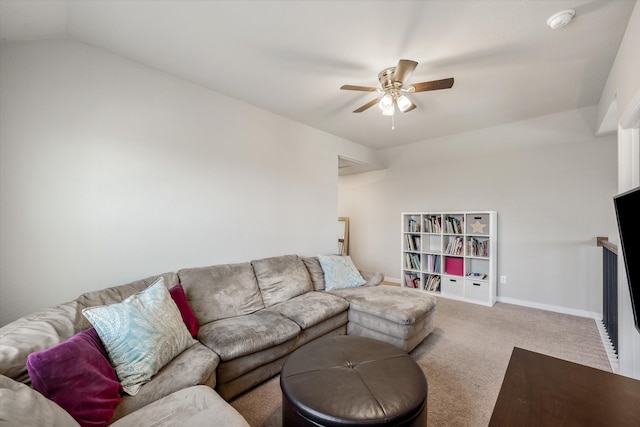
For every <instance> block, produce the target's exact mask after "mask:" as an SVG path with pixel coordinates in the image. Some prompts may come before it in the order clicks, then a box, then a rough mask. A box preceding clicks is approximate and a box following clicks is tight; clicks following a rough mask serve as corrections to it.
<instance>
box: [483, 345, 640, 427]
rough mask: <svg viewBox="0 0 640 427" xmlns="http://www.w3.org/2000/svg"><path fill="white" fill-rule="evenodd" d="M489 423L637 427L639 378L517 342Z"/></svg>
mask: <svg viewBox="0 0 640 427" xmlns="http://www.w3.org/2000/svg"><path fill="white" fill-rule="evenodd" d="M489 426H490V427H503V426H505V427H506V426H509V427H511V426H518V427H526V426H580V427H583V426H603V427H620V426H633V427H638V426H640V381H638V380H634V379H632V378H628V377H624V376H621V375H617V374H612V373H610V372H605V371H601V370H599V369H595V368H590V367H588V366H584V365H579V364H577V363H573V362H568V361H566V360H561V359H557V358H555V357H551V356H546V355H543V354H539V353H534V352H532V351H528V350H523V349H521V348H518V347H515V348H514V349H513V352H512V353H511V360H510V361H509V366H508V367H507V372H506V374H505V376H504V380H503V382H502V387H501V388H500V393H499V394H498V399H497V401H496V405H495V407H494V408H493V414H492V415H491V421H490V422H489Z"/></svg>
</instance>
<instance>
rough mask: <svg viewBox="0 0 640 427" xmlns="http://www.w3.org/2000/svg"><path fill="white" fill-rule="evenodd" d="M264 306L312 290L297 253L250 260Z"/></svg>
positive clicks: (269, 305) (306, 272)
mask: <svg viewBox="0 0 640 427" xmlns="http://www.w3.org/2000/svg"><path fill="white" fill-rule="evenodd" d="M251 265H252V266H253V270H254V272H255V274H256V278H257V279H258V286H259V287H260V293H261V294H262V300H263V301H264V305H265V307H271V306H272V305H275V304H277V303H279V302H282V301H286V300H288V299H291V298H293V297H297V296H298V295H302V294H304V293H306V292H311V291H312V290H313V285H312V284H311V278H310V277H309V272H308V271H307V267H305V265H304V262H302V259H300V257H299V256H298V255H283V256H278V257H272V258H264V259H259V260H254V261H251Z"/></svg>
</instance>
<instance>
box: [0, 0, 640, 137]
mask: <svg viewBox="0 0 640 427" xmlns="http://www.w3.org/2000/svg"><path fill="white" fill-rule="evenodd" d="M634 6H635V0H609V1H598V0H595V1H594V0H551V1H545V0H511V1H503V0H502V1H491V0H485V1H480V0H466V1H452V0H445V1H328V0H325V1H238V0H234V1H189V0H187V1H169V0H165V1H136V0H126V1H118V0H112V1H94V0H82V1H56V0H44V1H35V0H30V1H21V0H2V1H1V2H0V38H1V39H2V40H3V41H13V40H31V39H39V38H52V37H70V38H73V39H76V40H79V41H81V42H84V43H87V44H90V45H94V46H97V47H100V48H103V49H106V50H108V51H110V52H113V53H116V54H119V55H122V56H124V57H127V58H129V59H132V60H134V61H137V62H140V63H142V64H145V65H148V66H150V67H153V68H156V69H158V70H162V71H165V72H167V73H170V74H173V75H175V76H179V77H182V78H184V79H186V80H189V81H191V82H194V83H197V84H199V85H202V86H204V87H206V88H210V89H212V90H214V91H216V92H220V93H222V94H225V95H228V96H230V97H233V98H236V99H239V100H242V101H245V102H247V103H249V104H252V105H255V106H258V107H261V108H263V109H266V110H269V111H272V112H274V113H276V114H279V115H282V116H285V117H288V118H290V119H292V120H295V121H297V122H300V123H304V124H307V125H309V126H312V127H314V128H317V129H321V130H323V131H326V132H328V133H331V134H334V135H338V136H340V137H343V138H346V139H348V140H351V141H354V142H357V143H360V144H363V145H365V146H369V147H372V148H375V149H379V148H385V147H392V146H397V145H402V144H407V143H411V142H415V141H421V140H426V139H430V138H434V137H438V136H443V135H447V134H453V133H459V132H464V131H468V130H472V129H477V128H483V127H488V126H494V125H499V124H503V123H507V122H512V121H517V120H523V119H527V118H531V117H537V116H541V115H546V114H551V113H555V112H560V111H565V110H570V109H575V108H580V107H585V106H590V105H595V104H597V103H598V101H599V98H600V94H601V91H602V89H603V87H604V85H605V82H606V79H607V76H608V74H609V70H610V68H611V65H612V64H613V61H614V59H615V55H616V52H617V50H618V46H619V44H620V41H621V39H622V37H623V35H624V31H625V28H626V25H627V22H628V19H629V16H630V14H631V12H632V10H633V8H634ZM564 9H574V10H575V11H576V14H575V18H574V19H573V21H572V22H571V23H570V24H569V25H567V26H565V27H563V28H560V29H556V30H552V29H551V28H550V27H549V26H547V23H546V22H547V19H548V18H549V17H550V16H551V15H553V14H554V13H556V12H558V11H560V10H564ZM399 59H412V60H415V61H417V62H418V66H417V68H416V69H415V71H414V72H413V74H412V75H411V76H410V77H409V79H408V82H409V83H412V82H422V81H428V80H435V79H442V78H448V77H454V79H455V84H454V86H453V87H452V88H451V89H447V90H437V91H432V92H422V93H415V94H411V95H410V97H411V100H412V101H413V102H414V103H415V104H416V105H417V108H416V109H415V110H413V111H410V112H408V113H398V114H397V115H396V116H395V129H394V130H392V129H391V118H390V117H388V116H383V115H382V114H381V112H380V110H379V109H378V108H377V107H375V106H374V107H372V108H370V109H368V110H366V111H364V112H362V113H358V114H356V113H352V111H353V110H354V109H356V108H358V107H360V106H361V105H362V104H364V103H366V102H368V101H369V100H371V99H374V98H375V97H377V96H379V95H377V94H376V93H371V92H352V91H341V90H340V86H342V85H344V84H352V85H362V86H377V85H378V80H377V75H378V73H379V72H380V71H381V70H383V69H385V68H388V67H392V66H395V65H396V63H397V62H398V60H399ZM0 96H1V95H0Z"/></svg>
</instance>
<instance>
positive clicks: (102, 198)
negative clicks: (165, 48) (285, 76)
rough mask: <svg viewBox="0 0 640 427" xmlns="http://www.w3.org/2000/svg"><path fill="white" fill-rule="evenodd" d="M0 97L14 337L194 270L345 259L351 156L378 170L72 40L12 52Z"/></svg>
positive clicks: (6, 291) (273, 119)
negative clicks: (341, 188) (342, 211)
mask: <svg viewBox="0 0 640 427" xmlns="http://www.w3.org/2000/svg"><path fill="white" fill-rule="evenodd" d="M0 94H1V96H0V209H1V210H0V236H1V239H0V325H3V324H5V323H7V322H9V321H11V320H13V319H15V318H17V317H19V316H21V315H24V314H27V313H30V312H32V311H35V310H38V309H41V308H44V307H48V306H51V305H54V304H57V303H61V302H64V301H68V300H71V299H73V298H75V297H76V296H78V295H79V294H81V293H82V292H85V291H89V290H95V289H101V288H103V287H106V286H113V285H119V284H122V283H126V282H128V281H132V280H137V279H140V278H143V277H147V276H150V275H154V274H159V273H162V272H165V271H176V270H177V269H179V268H182V267H188V266H204V265H213V264H219V263H228V262H244V261H250V260H252V259H256V258H261V257H267V256H277V255H282V254H288V253H297V254H301V255H315V254H318V253H327V252H334V251H335V246H336V242H335V228H336V217H337V216H338V213H337V198H338V196H337V156H338V154H341V151H342V150H343V149H344V150H345V152H347V153H349V155H350V156H356V157H357V156H358V155H362V156H363V157H364V158H367V160H370V159H369V158H368V157H369V156H370V154H371V153H370V152H368V151H367V150H365V149H362V148H359V147H355V146H354V144H353V143H351V142H349V141H345V140H342V139H340V138H337V137H335V136H333V135H329V134H327V133H323V132H320V131H317V130H314V129H312V128H309V127H307V126H304V125H300V124H297V123H294V122H292V121H290V120H287V119H284V118H282V117H280V116H277V115H274V114H271V113H268V112H265V111H263V110H260V109H257V108H254V107H252V106H249V105H247V104H244V103H241V102H239V101H236V100H234V99H230V98H227V97H224V96H222V95H219V94H216V93H214V92H212V91H209V90H206V89H203V88H201V87H199V86H197V85H194V84H191V83H188V82H185V81H183V80H180V79H178V78H175V77H172V76H170V75H167V74H164V73H161V72H158V71H155V70H152V69H150V68H147V67H144V66H142V65H138V64H136V63H133V62H131V61H128V60H126V59H124V58H121V57H118V56H115V55H112V54H110V53H107V52H106V51H103V50H100V49H96V48H93V47H90V46H87V45H84V44H81V43H77V42H74V41H71V40H63V39H60V40H48V41H37V42H24V43H3V44H0ZM356 145H357V144H356Z"/></svg>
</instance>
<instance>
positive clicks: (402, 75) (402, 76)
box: [393, 59, 418, 82]
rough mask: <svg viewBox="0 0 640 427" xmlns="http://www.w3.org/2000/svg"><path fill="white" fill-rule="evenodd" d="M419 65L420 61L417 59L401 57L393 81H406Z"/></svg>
mask: <svg viewBox="0 0 640 427" xmlns="http://www.w3.org/2000/svg"><path fill="white" fill-rule="evenodd" d="M417 66H418V63H417V62H416V61H411V60H409V59H401V60H400V61H398V65H396V70H395V71H394V72H393V81H394V82H404V81H405V80H406V79H407V77H409V76H410V75H411V73H413V70H415V69H416V67H417Z"/></svg>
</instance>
